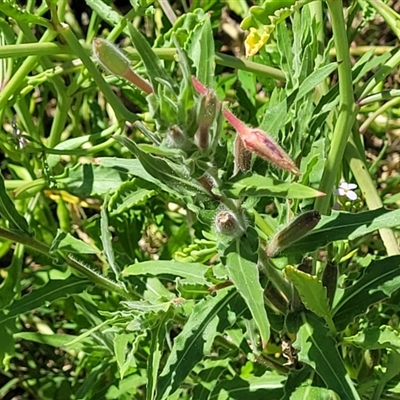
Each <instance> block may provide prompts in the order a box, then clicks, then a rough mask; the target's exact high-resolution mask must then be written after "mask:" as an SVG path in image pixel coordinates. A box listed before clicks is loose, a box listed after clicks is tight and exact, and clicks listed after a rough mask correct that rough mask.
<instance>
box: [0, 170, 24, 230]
mask: <svg viewBox="0 0 400 400" xmlns="http://www.w3.org/2000/svg"><path fill="white" fill-rule="evenodd" d="M0 214H1V215H2V217H3V218H4V219H5V220H7V221H8V222H9V223H10V228H12V229H17V230H19V231H21V232H24V233H28V234H29V227H28V223H27V222H26V219H25V218H24V217H23V216H22V215H21V214H20V213H19V212H18V211H17V209H16V208H15V205H14V203H13V201H12V200H11V199H10V196H9V195H8V193H7V191H6V186H5V184H4V179H3V176H2V175H1V174H0Z"/></svg>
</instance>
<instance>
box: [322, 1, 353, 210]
mask: <svg viewBox="0 0 400 400" xmlns="http://www.w3.org/2000/svg"><path fill="white" fill-rule="evenodd" d="M328 7H329V10H330V13H331V19H332V29H333V36H334V40H335V47H336V51H337V61H338V63H339V67H338V76H339V96H340V98H339V116H338V119H337V121H336V125H335V129H334V132H333V138H332V143H331V148H330V151H329V154H328V158H327V159H326V162H325V168H324V172H323V174H322V179H321V183H320V187H319V190H321V191H322V192H324V193H326V196H325V197H319V198H317V200H316V202H315V209H316V210H318V211H319V212H320V213H321V214H328V213H329V208H330V202H331V195H332V191H333V187H334V184H335V180H336V177H337V175H338V172H339V168H340V166H341V160H342V159H343V154H344V150H345V148H346V143H347V141H348V138H349V135H350V132H351V128H352V126H353V123H354V120H355V112H354V109H355V106H354V95H353V83H352V75H351V62H350V55H349V46H348V41H347V32H346V24H345V20H344V16H343V2H342V0H328Z"/></svg>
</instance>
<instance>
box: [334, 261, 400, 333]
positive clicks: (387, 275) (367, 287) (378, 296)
mask: <svg viewBox="0 0 400 400" xmlns="http://www.w3.org/2000/svg"><path fill="white" fill-rule="evenodd" d="M399 268H400V256H392V257H386V258H384V259H382V260H378V261H373V262H371V264H369V265H368V267H367V268H366V270H365V272H364V274H363V276H362V277H361V278H360V279H359V280H357V281H356V282H354V283H353V284H352V286H351V287H349V288H347V289H345V291H344V293H343V296H342V297H341V298H340V300H339V302H338V304H337V305H336V306H335V308H334V310H333V320H334V322H335V325H336V327H337V328H338V330H343V329H344V328H345V327H346V325H347V324H349V323H350V322H352V321H353V319H354V318H355V317H356V316H357V315H360V314H362V313H364V312H366V310H367V309H368V308H369V307H370V306H371V305H373V304H375V303H378V302H380V301H382V300H384V299H386V298H388V297H389V296H390V295H391V293H393V292H394V291H396V290H398V289H399V288H400V276H399Z"/></svg>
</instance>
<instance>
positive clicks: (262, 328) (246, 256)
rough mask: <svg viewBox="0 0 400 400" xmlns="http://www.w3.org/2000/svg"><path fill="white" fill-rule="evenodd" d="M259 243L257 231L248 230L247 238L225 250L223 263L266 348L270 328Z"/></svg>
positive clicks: (235, 241)
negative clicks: (259, 256)
mask: <svg viewBox="0 0 400 400" xmlns="http://www.w3.org/2000/svg"><path fill="white" fill-rule="evenodd" d="M257 243H258V241H257V235H256V233H255V231H254V230H252V229H248V231H247V235H246V237H242V238H240V239H236V240H234V241H233V242H232V244H231V245H230V246H229V247H228V248H227V249H226V250H225V252H224V257H223V262H224V264H225V266H226V268H227V270H228V273H229V278H230V279H231V280H232V282H233V283H234V284H235V287H236V289H237V291H238V292H239V293H240V295H241V296H242V297H243V299H244V301H245V302H246V304H247V306H248V307H249V310H250V312H251V314H252V316H253V318H254V321H255V322H256V324H257V327H258V330H259V332H260V336H261V341H262V346H263V347H265V346H266V345H267V343H268V340H269V337H270V326H269V321H268V316H267V313H266V310H265V306H264V295H263V288H262V287H261V284H260V281H259V279H260V278H259V272H258V268H257Z"/></svg>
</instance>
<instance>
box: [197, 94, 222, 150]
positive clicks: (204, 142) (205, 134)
mask: <svg viewBox="0 0 400 400" xmlns="http://www.w3.org/2000/svg"><path fill="white" fill-rule="evenodd" d="M219 108H220V103H219V101H218V100H217V97H216V96H215V93H214V91H212V90H207V91H206V93H205V94H204V95H203V96H202V97H201V99H200V103H199V108H198V111H197V122H198V124H199V129H198V130H197V132H196V135H195V142H196V144H197V146H198V147H199V148H200V149H202V150H205V149H207V148H208V145H209V142H210V127H211V125H212V124H213V122H214V120H215V116H216V115H217V111H218V109H219Z"/></svg>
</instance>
